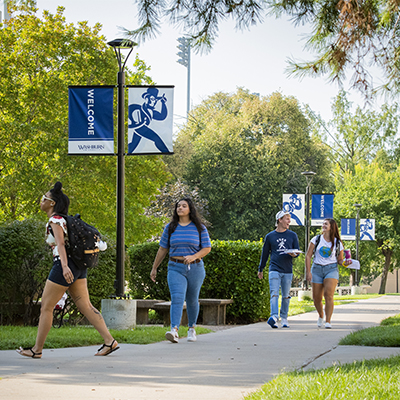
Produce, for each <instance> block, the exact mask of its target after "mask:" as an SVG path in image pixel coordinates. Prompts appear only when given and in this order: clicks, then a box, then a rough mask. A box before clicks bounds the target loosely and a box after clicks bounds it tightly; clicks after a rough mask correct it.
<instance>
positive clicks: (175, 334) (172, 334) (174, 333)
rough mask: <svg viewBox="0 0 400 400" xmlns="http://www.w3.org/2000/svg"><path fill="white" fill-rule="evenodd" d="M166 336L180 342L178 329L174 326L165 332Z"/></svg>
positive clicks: (170, 339) (173, 341)
mask: <svg viewBox="0 0 400 400" xmlns="http://www.w3.org/2000/svg"><path fill="white" fill-rule="evenodd" d="M165 337H166V338H167V339H168V340H169V341H170V342H172V343H178V342H179V334H178V329H176V328H172V329H171V330H170V331H168V332H167V333H166V334H165Z"/></svg>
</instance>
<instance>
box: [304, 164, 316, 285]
mask: <svg viewBox="0 0 400 400" xmlns="http://www.w3.org/2000/svg"><path fill="white" fill-rule="evenodd" d="M301 174H302V175H303V176H305V177H306V180H307V187H306V226H305V233H306V235H305V236H306V239H305V247H304V249H305V252H307V246H308V243H309V242H310V228H311V221H310V196H311V182H312V180H313V178H314V176H315V175H316V173H315V172H313V171H305V172H302V173H301ZM303 285H304V287H305V289H306V290H308V282H307V269H306V267H305V266H304V281H303Z"/></svg>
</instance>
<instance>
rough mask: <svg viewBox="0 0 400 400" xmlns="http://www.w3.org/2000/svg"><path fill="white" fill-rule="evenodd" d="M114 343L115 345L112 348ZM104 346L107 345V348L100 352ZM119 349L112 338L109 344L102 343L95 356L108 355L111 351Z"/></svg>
mask: <svg viewBox="0 0 400 400" xmlns="http://www.w3.org/2000/svg"><path fill="white" fill-rule="evenodd" d="M114 343H116V346H115V347H114V348H113V345H114ZM105 347H108V349H107V350H106V351H105V352H104V353H100V352H101V350H103V349H104V348H105ZM118 349H119V346H118V342H117V341H116V340H115V339H114V340H113V341H112V343H111V344H103V346H101V347H100V348H99V349H98V350H97V353H96V354H95V356H108V355H109V354H111V353H112V352H113V351H116V350H118Z"/></svg>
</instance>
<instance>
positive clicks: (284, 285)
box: [269, 271, 293, 318]
mask: <svg viewBox="0 0 400 400" xmlns="http://www.w3.org/2000/svg"><path fill="white" fill-rule="evenodd" d="M292 278H293V274H283V273H281V272H276V271H270V272H269V293H270V296H271V299H270V305H271V315H272V316H274V317H276V318H278V315H279V313H278V311H279V288H280V289H281V294H282V301H281V313H280V316H281V318H287V317H288V312H289V303H290V298H291V297H290V287H291V285H292Z"/></svg>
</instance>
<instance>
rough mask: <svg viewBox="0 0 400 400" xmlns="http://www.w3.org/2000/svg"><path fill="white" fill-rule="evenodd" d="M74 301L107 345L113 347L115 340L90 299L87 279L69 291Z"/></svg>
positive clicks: (77, 281) (74, 284) (78, 282)
mask: <svg viewBox="0 0 400 400" xmlns="http://www.w3.org/2000/svg"><path fill="white" fill-rule="evenodd" d="M68 292H69V294H70V295H71V297H72V300H73V301H74V303H75V304H76V306H77V307H78V309H79V311H80V312H81V313H82V314H83V315H84V316H85V317H86V318H87V319H88V320H89V322H90V323H91V324H92V325H93V326H94V327H95V328H96V329H97V331H98V332H99V333H100V335H101V337H102V338H103V339H104V343H105V344H106V345H111V343H112V342H113V340H114V338H113V337H112V336H111V334H110V332H109V330H108V328H107V325H106V323H105V322H104V319H103V316H102V315H101V314H100V312H99V311H98V310H96V308H95V307H93V305H92V303H91V302H90V299H89V292H88V288H87V280H86V279H77V280H76V281H75V282H74V283H73V284H72V285H71V286H70V287H69V289H68Z"/></svg>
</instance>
